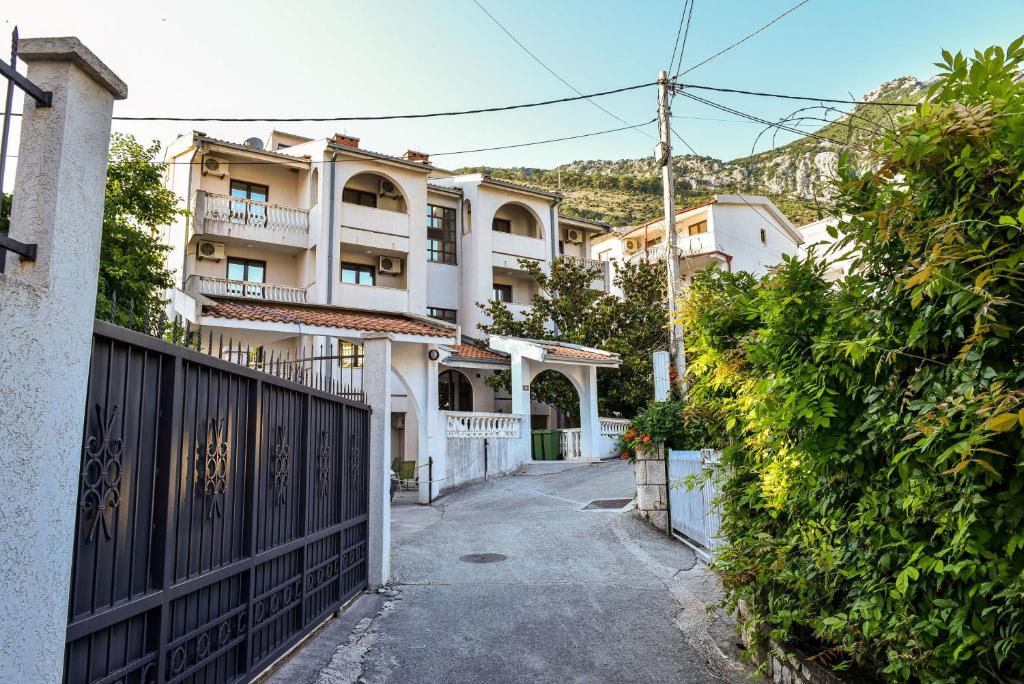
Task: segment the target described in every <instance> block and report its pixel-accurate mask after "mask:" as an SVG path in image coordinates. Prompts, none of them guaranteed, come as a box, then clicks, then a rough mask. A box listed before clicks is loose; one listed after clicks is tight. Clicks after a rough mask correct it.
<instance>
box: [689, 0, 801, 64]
mask: <svg viewBox="0 0 1024 684" xmlns="http://www.w3.org/2000/svg"><path fill="white" fill-rule="evenodd" d="M808 2H810V0H800V2H798V3H797V4H795V5H793V6H792V7H790V8H789V9H788V10H786V11H785V12H783V13H782V14H780V15H779V16H777V17H775V18H774V19H772V20H771V21H769V22H768V23H767V24H765V25H764V26H762V27H761V28H759V29H757V30H756V31H754V32H753V33H749V34H747V35H746V36H744V37H742V38H740V39H739V40H737V41H736V42H735V43H733V44H731V45H729V46H727V47H724V48H722V49H721V50H719V51H718V52H716V53H715V54H713V55H711V56H710V57H708V58H707V59H705V60H703V61H701V62H697V63H696V64H694V65H693V66H692V67H690V68H689V69H687V70H686V71H680V72H679V73H677V74H676V75H675V76H673V77H672V79H673V80H675V79H677V78H679V77H680V76H684V75H686V74H688V73H690V72H691V71H693V70H694V69H698V68H700V67H702V66H704V65H705V64H707V63H708V62H710V61H711V60H713V59H716V58H718V57H721V56H722V55H724V54H725V53H726V52H728V51H729V50H732V49H733V48H734V47H737V46H739V45H742V44H743V43H745V42H746V41H748V40H750V39H751V38H753V37H754V36H756V35H757V34H759V33H761V32H762V31H764V30H765V29H767V28H768V27H769V26H771V25H772V24H774V23H775V22H777V21H779V20H780V19H782V18H783V17H785V16H786V15H787V14H789V13H790V12H793V11H795V10H797V9H799V8H800V7H802V6H804V5H806V4H807V3H808Z"/></svg>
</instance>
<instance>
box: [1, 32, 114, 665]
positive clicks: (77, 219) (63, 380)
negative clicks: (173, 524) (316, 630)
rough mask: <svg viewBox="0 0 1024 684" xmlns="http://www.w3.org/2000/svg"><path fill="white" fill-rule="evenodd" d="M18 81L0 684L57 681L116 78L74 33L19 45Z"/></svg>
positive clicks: (5, 384)
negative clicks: (45, 102) (21, 253)
mask: <svg viewBox="0 0 1024 684" xmlns="http://www.w3.org/2000/svg"><path fill="white" fill-rule="evenodd" d="M19 53H20V55H19V56H20V57H21V58H22V60H24V61H25V62H26V63H27V64H28V78H29V80H31V81H32V82H34V83H35V84H36V85H38V86H39V87H40V88H42V89H43V90H48V91H51V92H52V93H53V106H52V107H49V108H38V107H36V105H35V101H34V100H32V98H29V97H26V98H25V104H24V106H23V112H24V115H23V117H22V124H21V143H20V147H19V149H18V172H17V177H16V180H15V184H14V203H13V214H12V216H11V229H10V237H11V238H13V239H15V240H20V241H22V242H28V243H33V242H34V243H36V244H37V245H38V257H37V259H36V261H34V262H25V261H19V259H18V257H17V256H16V255H14V254H8V256H7V273H5V274H2V275H0V333H2V334H3V337H4V341H3V344H0V396H3V397H4V401H3V402H0V486H2V487H3V490H4V491H5V492H7V493H8V497H7V503H6V505H4V506H0V567H2V568H3V574H2V576H0V593H2V594H3V597H4V619H3V622H2V623H0V681H4V682H59V681H61V678H62V672H63V669H64V668H63V664H64V638H65V632H66V629H67V621H68V613H67V611H68V595H69V586H70V581H71V553H72V544H73V538H74V530H75V517H76V512H77V506H76V502H77V501H78V488H79V469H80V463H81V454H82V425H83V421H84V416H85V397H86V384H87V381H88V374H89V360H90V356H91V348H92V330H93V316H94V314H95V308H96V281H97V266H98V264H99V250H100V236H101V234H102V225H103V196H104V185H105V183H106V171H107V153H108V148H109V145H110V116H111V111H112V108H113V102H114V100H115V99H123V98H124V97H125V96H126V95H127V88H126V86H125V84H124V83H123V82H122V81H121V79H119V78H118V77H117V76H115V75H114V74H113V73H112V72H111V71H110V70H109V69H108V68H107V67H106V66H105V65H104V64H103V63H102V62H101V61H100V60H99V59H98V58H97V57H96V56H95V55H94V54H93V53H92V52H90V51H89V50H88V49H86V48H85V46H83V45H82V44H81V43H80V42H79V41H78V39H76V38H36V39H28V40H23V41H21V43H20V45H19Z"/></svg>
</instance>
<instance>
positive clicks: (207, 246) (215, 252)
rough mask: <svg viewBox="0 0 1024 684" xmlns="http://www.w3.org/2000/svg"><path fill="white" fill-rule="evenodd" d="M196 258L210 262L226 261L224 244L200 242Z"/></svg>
mask: <svg viewBox="0 0 1024 684" xmlns="http://www.w3.org/2000/svg"><path fill="white" fill-rule="evenodd" d="M196 258H197V259H200V260H202V259H209V260H210V261H221V260H223V259H224V244H223V243H221V242H210V241H209V240H200V241H199V243H198V244H197V245H196Z"/></svg>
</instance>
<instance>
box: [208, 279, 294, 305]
mask: <svg viewBox="0 0 1024 684" xmlns="http://www.w3.org/2000/svg"><path fill="white" fill-rule="evenodd" d="M196 277H198V280H199V287H198V290H199V294H204V295H210V296H213V297H246V298H250V299H264V300H268V301H272V302H287V303H289V304H305V303H306V288H304V287H291V286H289V285H274V284H271V283H252V282H248V281H245V280H230V279H228V278H211V277H208V276H193V278H196ZM190 280H191V278H190Z"/></svg>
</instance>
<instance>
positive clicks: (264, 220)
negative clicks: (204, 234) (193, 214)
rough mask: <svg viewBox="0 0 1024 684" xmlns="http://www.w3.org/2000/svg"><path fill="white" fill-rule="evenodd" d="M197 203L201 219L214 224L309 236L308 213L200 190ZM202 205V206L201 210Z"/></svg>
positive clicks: (293, 208)
mask: <svg viewBox="0 0 1024 684" xmlns="http://www.w3.org/2000/svg"><path fill="white" fill-rule="evenodd" d="M204 195H205V197H204ZM196 202H197V209H200V210H201V211H202V214H201V215H202V217H203V218H205V219H210V220H212V221H224V222H226V223H234V224H237V225H243V226H251V227H253V228H267V229H270V230H281V231H287V232H296V233H307V232H309V212H308V211H307V210H305V209H296V208H295V207H286V206H284V205H281V204H272V203H270V202H260V201H258V200H252V199H244V198H240V197H231V196H229V195H217V194H214V193H208V192H203V191H201V190H200V191H199V192H197V193H196ZM200 203H201V204H202V206H199V204H200Z"/></svg>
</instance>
